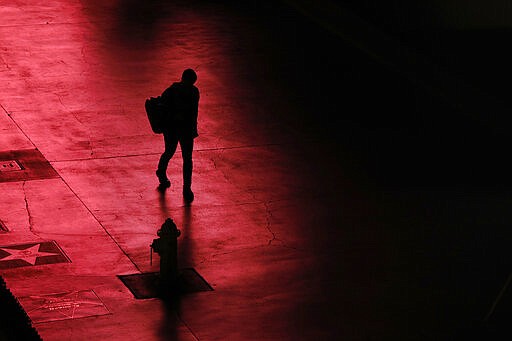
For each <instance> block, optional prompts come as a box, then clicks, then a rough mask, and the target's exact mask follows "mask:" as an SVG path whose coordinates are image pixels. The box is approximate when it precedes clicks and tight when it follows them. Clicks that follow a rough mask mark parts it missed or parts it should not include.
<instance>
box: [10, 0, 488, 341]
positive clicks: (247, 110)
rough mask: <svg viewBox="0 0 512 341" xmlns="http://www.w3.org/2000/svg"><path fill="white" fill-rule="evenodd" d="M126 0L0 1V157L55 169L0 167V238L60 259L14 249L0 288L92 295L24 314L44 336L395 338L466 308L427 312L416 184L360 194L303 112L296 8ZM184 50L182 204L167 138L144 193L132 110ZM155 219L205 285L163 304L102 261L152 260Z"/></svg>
mask: <svg viewBox="0 0 512 341" xmlns="http://www.w3.org/2000/svg"><path fill="white" fill-rule="evenodd" d="M141 3H142V2H138V1H114V0H107V1H92V0H91V1H90V0H82V1H78V0H76V1H65V0H51V1H47V0H45V1H38V0H34V1H21V0H17V1H9V2H8V4H2V5H1V6H0V18H2V19H1V22H0V104H1V111H0V127H1V130H0V154H1V153H7V152H9V151H19V150H34V149H37V150H38V151H39V152H40V153H41V155H42V156H43V157H44V158H45V159H46V160H47V161H48V162H49V165H51V167H52V168H53V169H54V170H55V171H56V175H55V176H46V175H45V176H41V177H40V178H37V177H35V178H34V177H32V178H26V179H25V178H20V179H19V180H17V181H3V182H0V193H1V196H2V200H1V202H2V203H1V205H0V220H1V221H2V222H3V224H4V225H5V227H6V228H7V229H8V230H9V231H8V232H4V233H0V246H2V247H6V246H9V245H21V244H30V243H32V244H30V245H29V246H30V247H31V249H30V250H35V248H36V247H35V246H34V243H43V242H52V243H53V242H55V243H56V244H57V245H58V246H59V247H60V249H61V250H62V252H63V253H64V254H65V256H66V257H67V258H68V260H69V261H66V260H65V259H61V260H60V261H58V262H55V263H52V264H41V263H37V259H36V258H37V257H41V258H44V257H49V254H52V252H57V251H52V249H48V250H49V251H48V250H46V251H43V249H38V251H37V250H36V251H33V252H32V254H31V255H28V256H27V255H25V256H21V254H22V253H23V252H22V251H19V248H18V251H17V253H16V255H20V256H18V257H20V259H22V260H23V261H25V263H27V264H25V263H23V264H25V265H26V266H22V267H12V268H5V269H1V268H0V273H1V274H2V276H3V277H4V278H5V280H6V282H7V284H8V287H9V288H10V290H11V291H12V292H13V294H14V295H16V296H17V297H18V298H24V297H29V296H44V295H50V294H59V293H75V292H83V293H85V294H84V295H89V296H87V297H89V298H90V297H95V296H94V295H96V296H97V298H98V300H99V301H98V302H100V303H101V304H102V306H104V309H103V308H101V309H99V310H94V309H92V310H91V313H90V314H89V315H87V314H83V315H84V316H82V315H81V313H80V312H79V309H80V308H79V307H78V306H77V308H76V309H77V310H76V312H75V315H73V316H71V315H67V316H66V318H61V319H58V320H55V321H45V322H41V323H36V324H35V327H36V329H37V331H38V332H39V333H40V335H41V336H42V338H43V339H44V340H73V341H74V340H335V339H343V340H368V339H372V340H379V339H381V338H380V337H381V336H382V337H384V339H396V340H398V339H400V337H411V335H417V334H416V332H417V330H420V329H421V328H424V330H428V332H426V334H422V335H437V334H436V333H437V332H439V331H440V330H444V328H446V326H447V325H449V324H450V323H458V322H459V320H456V322H453V320H454V319H457V318H459V317H460V320H464V319H465V318H466V317H467V316H466V315H457V316H459V317H457V318H452V319H451V320H450V319H446V316H444V315H443V316H440V315H439V312H440V311H444V312H445V313H446V314H447V315H449V313H451V312H452V310H450V309H448V310H445V309H444V307H445V306H444V304H445V303H446V299H447V297H449V295H448V294H447V293H445V292H439V291H437V292H431V291H430V290H429V286H428V285H424V283H425V281H428V280H427V279H425V278H424V276H427V277H428V276H429V273H428V272H427V275H425V273H424V272H422V271H419V270H418V271H417V269H420V268H426V269H427V270H428V271H431V272H432V273H435V274H436V275H433V276H437V272H436V270H435V269H437V268H438V267H437V266H441V267H442V264H441V263H442V260H441V258H442V257H441V256H439V254H436V255H434V256H433V258H434V259H433V260H432V257H426V256H424V253H422V251H421V250H423V249H428V248H429V247H432V246H428V245H429V242H428V238H429V237H426V238H422V236H423V237H425V236H426V235H428V233H429V232H427V231H429V229H430V226H431V225H430V224H437V223H438V222H437V221H435V219H433V218H432V221H428V220H427V221H426V220H421V219H424V218H425V217H424V212H423V211H421V208H422V207H423V206H421V205H422V204H424V201H423V200H430V198H423V199H421V200H418V199H414V200H411V199H410V197H409V196H408V195H409V194H408V193H407V192H406V193H400V194H396V193H395V194H389V196H388V197H386V195H376V194H375V192H373V191H372V184H371V182H370V181H369V180H368V179H367V177H369V175H367V174H366V173H365V172H364V171H362V167H363V166H362V163H361V164H360V163H358V161H356V160H355V158H354V157H353V153H354V151H353V150H351V149H350V148H351V147H350V146H351V145H350V144H349V143H348V144H346V145H336V144H333V143H332V140H329V139H324V138H323V136H322V135H321V134H320V135H319V134H318V129H317V128H318V127H315V126H314V125H310V121H308V119H309V118H308V117H309V116H308V115H309V114H308V113H307V111H308V110H310V108H309V107H307V106H303V102H302V101H303V100H304V99H303V98H304V97H303V94H302V93H301V92H300V90H298V89H296V88H295V86H296V84H295V83H296V82H297V83H299V82H300V81H301V76H300V75H296V74H293V71H292V67H291V66H293V65H295V66H296V65H298V63H301V62H304V60H303V59H302V58H304V57H303V56H301V55H300V54H297V55H295V56H294V55H293V54H294V53H297V51H295V50H293V49H294V48H295V49H297V50H298V51H299V52H298V53H300V49H301V46H300V41H301V38H300V37H297V36H295V37H293V42H288V43H289V44H290V45H289V46H283V47H282V48H283V50H280V46H279V45H278V43H276V42H278V41H279V39H282V38H283V37H284V36H286V34H293V32H294V28H293V25H297V26H300V27H307V25H313V24H312V23H311V22H309V21H308V20H306V19H303V20H304V21H300V20H302V19H301V15H300V14H298V13H296V12H294V11H293V10H292V9H289V8H288V7H286V5H282V4H281V5H277V4H275V5H269V4H266V2H262V5H261V6H262V8H261V9H260V10H258V11H252V10H249V9H248V8H249V6H248V7H247V8H245V7H243V6H241V5H239V4H238V5H237V4H235V3H231V2H229V1H227V2H225V3H223V4H221V3H218V2H217V3H216V4H213V2H212V3H208V2H203V1H192V2H189V1H178V2H171V3H169V2H166V1H157V0H155V1H147V2H144V3H145V5H141ZM265 6H267V8H264V7H265ZM273 11H275V12H273ZM281 16H282V17H281ZM280 25H283V27H280ZM285 26H286V28H285ZM312 27H313V26H312ZM297 34H300V33H297ZM329 39H333V38H332V37H331V38H329ZM308 53H309V52H308ZM347 53H348V52H347ZM347 58H353V59H354V60H357V58H358V57H354V56H352V57H347ZM290 65H291V66H290ZM188 67H192V68H194V69H195V70H196V71H197V74H198V83H197V86H198V88H199V89H200V91H201V100H200V108H199V134H200V136H199V138H197V140H196V144H195V152H194V175H193V186H192V189H193V190H194V192H195V194H196V199H195V201H194V202H193V203H192V204H191V205H185V204H184V202H183V200H182V195H181V186H182V179H181V155H180V154H179V153H177V154H176V156H175V158H174V159H173V160H171V163H170V166H169V170H168V175H169V177H170V179H171V181H172V187H171V188H170V189H169V190H167V191H166V192H165V193H164V194H162V193H160V192H158V191H157V190H156V186H157V178H156V176H155V170H156V165H157V162H158V158H159V156H160V153H161V152H162V151H163V142H162V137H161V136H160V135H155V134H153V133H152V132H151V129H150V126H149V123H148V121H147V118H146V114H145V112H144V101H145V99H146V98H147V97H149V96H155V95H159V94H160V93H161V92H162V91H163V90H164V89H165V87H166V86H168V85H169V84H170V83H172V82H173V81H177V80H178V79H179V76H180V74H181V72H182V70H183V69H185V68H188ZM287 67H290V69H288V68H287ZM315 68H316V66H314V65H311V66H310V69H309V70H304V74H305V75H306V74H311V73H314V72H315ZM305 77H306V76H305ZM305 81H306V82H309V80H305ZM341 105H343V104H341ZM319 110H321V109H319ZM347 110H349V109H348V108H347ZM327 125H329V124H327ZM343 129H346V130H348V128H343ZM343 131H344V132H345V133H346V132H347V131H345V130H343ZM329 141H331V142H329ZM43 166H44V165H42V166H41V165H40V167H43ZM38 167H39V166H38ZM36 171H37V170H36ZM45 174H46V173H45ZM415 200H416V201H415ZM435 201H436V200H435V199H432V202H435ZM429 203H430V201H429ZM469 204H470V205H471V204H474V202H472V201H471V200H470V201H469ZM425 205H426V204H425ZM454 205H456V204H454ZM418 207H420V208H418ZM427 216H428V215H427ZM167 217H171V218H173V219H174V220H175V222H176V224H177V226H178V228H179V229H181V231H182V235H181V236H180V237H179V239H178V247H179V258H178V262H179V265H180V267H181V268H194V269H195V270H196V271H197V272H198V273H199V274H200V275H201V276H202V277H203V278H204V279H205V280H206V281H207V282H208V283H209V284H210V285H211V287H212V288H213V290H212V291H204V292H196V293H191V294H186V295H182V296H180V297H179V299H176V300H174V301H173V302H172V304H171V305H170V306H166V305H164V304H163V303H162V301H161V300H160V299H157V298H151V299H136V298H134V296H133V294H132V293H131V292H130V290H129V289H128V288H127V287H126V286H125V285H124V284H123V282H122V281H121V280H120V279H119V278H118V277H117V276H118V275H127V274H137V273H147V272H155V271H158V269H159V259H158V256H157V255H153V263H152V264H150V248H149V245H150V244H151V242H152V240H153V239H154V238H156V231H157V230H158V228H159V227H160V225H161V224H162V223H163V222H164V220H165V219H166V218H167ZM418 230H419V232H417V231H418ZM418 233H419V236H418ZM445 237H446V239H450V236H446V235H443V236H442V237H439V238H441V239H442V238H445ZM435 238H437V237H435ZM425 240H427V241H425ZM443 240H444V239H443ZM418 241H419V243H420V244H421V243H424V244H421V246H420V247H419V248H420V251H417V250H416V249H415V250H414V251H411V243H416V242H418ZM51 245H53V244H51ZM426 245H427V246H426ZM422 248H423V249H422ZM0 249H2V248H1V247H0ZM3 250H5V252H9V250H11V252H12V249H8V248H4V249H3ZM416 251H417V252H416ZM27 252H29V251H27ZM44 252H46V253H44ZM411 255H412V256H411ZM409 256H411V257H416V258H415V260H414V261H411V262H413V264H411V263H409V262H408V260H410V258H408V257H409ZM13 257H14V256H13ZM23 257H25V258H23ZM34 257H36V258H34ZM430 260H432V262H433V263H432V264H434V265H432V266H430V265H429V264H430V263H429V262H430ZM0 261H1V259H0ZM421 262H424V263H421ZM441 272H442V271H441ZM430 275H431V274H430ZM444 278H445V277H444V273H443V274H441V275H438V277H434V279H432V281H434V282H435V283H434V284H433V286H434V287H435V288H439V287H443V285H444V284H440V283H441V282H443V280H444ZM450 285H451V284H448V288H449V289H447V292H450V290H451V289H452V288H453V287H452V286H450ZM430 288H432V287H430ZM469 291H470V290H469V289H468V292H469ZM92 292H93V293H94V295H93V294H92ZM91 295H92V296H91ZM492 299H494V297H493V293H489V300H490V301H491V302H492ZM455 300H456V302H455V303H453V305H455V306H456V305H457V304H459V303H461V302H463V301H464V300H465V299H464V298H463V297H457V298H455ZM489 300H487V297H485V299H482V302H483V303H482V304H481V305H478V307H479V308H480V307H483V308H484V310H483V311H482V312H483V313H485V312H486V310H485V308H488V306H486V304H487V303H488V302H489ZM75 303H76V302H75ZM102 309H103V310H102ZM30 314H31V312H29V315H30ZM466 320H467V319H466ZM466 320H464V321H466ZM429 333H431V334H429ZM387 337H389V338H387ZM391 337H392V338H391ZM413 339H415V338H414V337H413Z"/></svg>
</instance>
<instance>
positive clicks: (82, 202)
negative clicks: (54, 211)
mask: <svg viewBox="0 0 512 341" xmlns="http://www.w3.org/2000/svg"><path fill="white" fill-rule="evenodd" d="M60 178H61V180H62V182H63V183H64V184H65V185H66V187H67V188H68V189H69V190H70V191H71V193H73V195H74V196H75V197H76V198H77V199H78V201H80V203H81V204H82V205H83V206H84V207H85V209H86V210H87V211H88V212H89V213H90V214H91V216H92V217H93V218H94V220H96V222H97V223H98V224H99V225H100V226H101V228H102V229H103V230H104V231H105V233H106V234H107V235H108V236H109V238H110V239H112V241H113V242H114V243H115V244H116V245H117V247H118V248H119V250H121V252H122V253H123V254H124V255H125V256H126V258H128V259H129V260H130V262H131V263H132V264H133V266H135V269H137V271H139V272H140V273H142V270H141V269H140V268H139V266H138V265H137V264H136V263H135V262H134V261H133V259H131V257H130V256H129V255H128V253H126V251H124V250H123V248H122V247H121V245H119V243H118V242H117V240H116V239H115V238H114V236H113V235H112V234H111V233H110V232H109V231H108V230H107V228H106V227H105V226H104V225H103V224H102V223H101V221H100V220H99V219H98V218H97V217H96V215H95V214H94V213H93V212H92V210H91V209H90V208H89V207H88V206H87V205H86V204H85V202H84V201H83V200H82V199H81V198H80V197H79V196H78V194H77V193H76V192H75V191H74V190H73V189H72V188H71V186H70V185H69V184H68V183H67V182H66V180H64V179H63V178H62V177H60Z"/></svg>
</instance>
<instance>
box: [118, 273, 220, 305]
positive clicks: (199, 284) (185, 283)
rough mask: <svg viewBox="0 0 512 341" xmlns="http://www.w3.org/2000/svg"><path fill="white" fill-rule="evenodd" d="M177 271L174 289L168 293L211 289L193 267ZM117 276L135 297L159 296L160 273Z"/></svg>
mask: <svg viewBox="0 0 512 341" xmlns="http://www.w3.org/2000/svg"><path fill="white" fill-rule="evenodd" d="M178 273H179V274H178V278H177V281H176V286H175V289H171V290H172V292H168V294H171V295H172V294H175V295H181V294H188V293H194V292H200V291H212V290H213V288H212V287H211V286H210V284H208V282H206V280H205V279H204V278H203V277H201V275H199V273H197V271H196V270H195V269H194V268H185V269H180V270H179V271H178ZM118 277H119V278H120V279H121V281H122V282H123V283H124V285H126V287H127V288H128V289H130V291H131V292H132V294H133V296H135V298H137V299H144V298H154V297H159V296H161V295H160V293H161V290H160V274H159V273H158V272H148V273H142V274H133V275H118Z"/></svg>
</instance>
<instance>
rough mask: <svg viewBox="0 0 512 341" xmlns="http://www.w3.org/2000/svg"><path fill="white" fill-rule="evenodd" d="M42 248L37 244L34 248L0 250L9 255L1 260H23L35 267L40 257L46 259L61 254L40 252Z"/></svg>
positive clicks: (0, 260)
mask: <svg viewBox="0 0 512 341" xmlns="http://www.w3.org/2000/svg"><path fill="white" fill-rule="evenodd" d="M40 246H41V243H38V244H35V245H33V246H29V247H27V248H25V249H11V248H5V247H3V248H0V250H2V251H4V252H7V253H8V254H9V255H7V256H5V257H3V258H2V259H0V262H3V261H8V260H18V259H19V260H23V261H25V262H27V263H29V264H30V265H35V264H36V260H37V258H39V257H45V256H56V255H59V253H52V252H42V251H39V248H40Z"/></svg>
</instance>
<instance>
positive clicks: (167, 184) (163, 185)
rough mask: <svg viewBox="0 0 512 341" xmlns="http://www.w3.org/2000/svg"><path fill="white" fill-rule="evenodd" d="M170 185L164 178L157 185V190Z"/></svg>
mask: <svg viewBox="0 0 512 341" xmlns="http://www.w3.org/2000/svg"><path fill="white" fill-rule="evenodd" d="M169 187H171V182H170V181H169V180H165V181H163V182H160V184H159V185H158V189H159V190H165V189H167V188H169Z"/></svg>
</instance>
